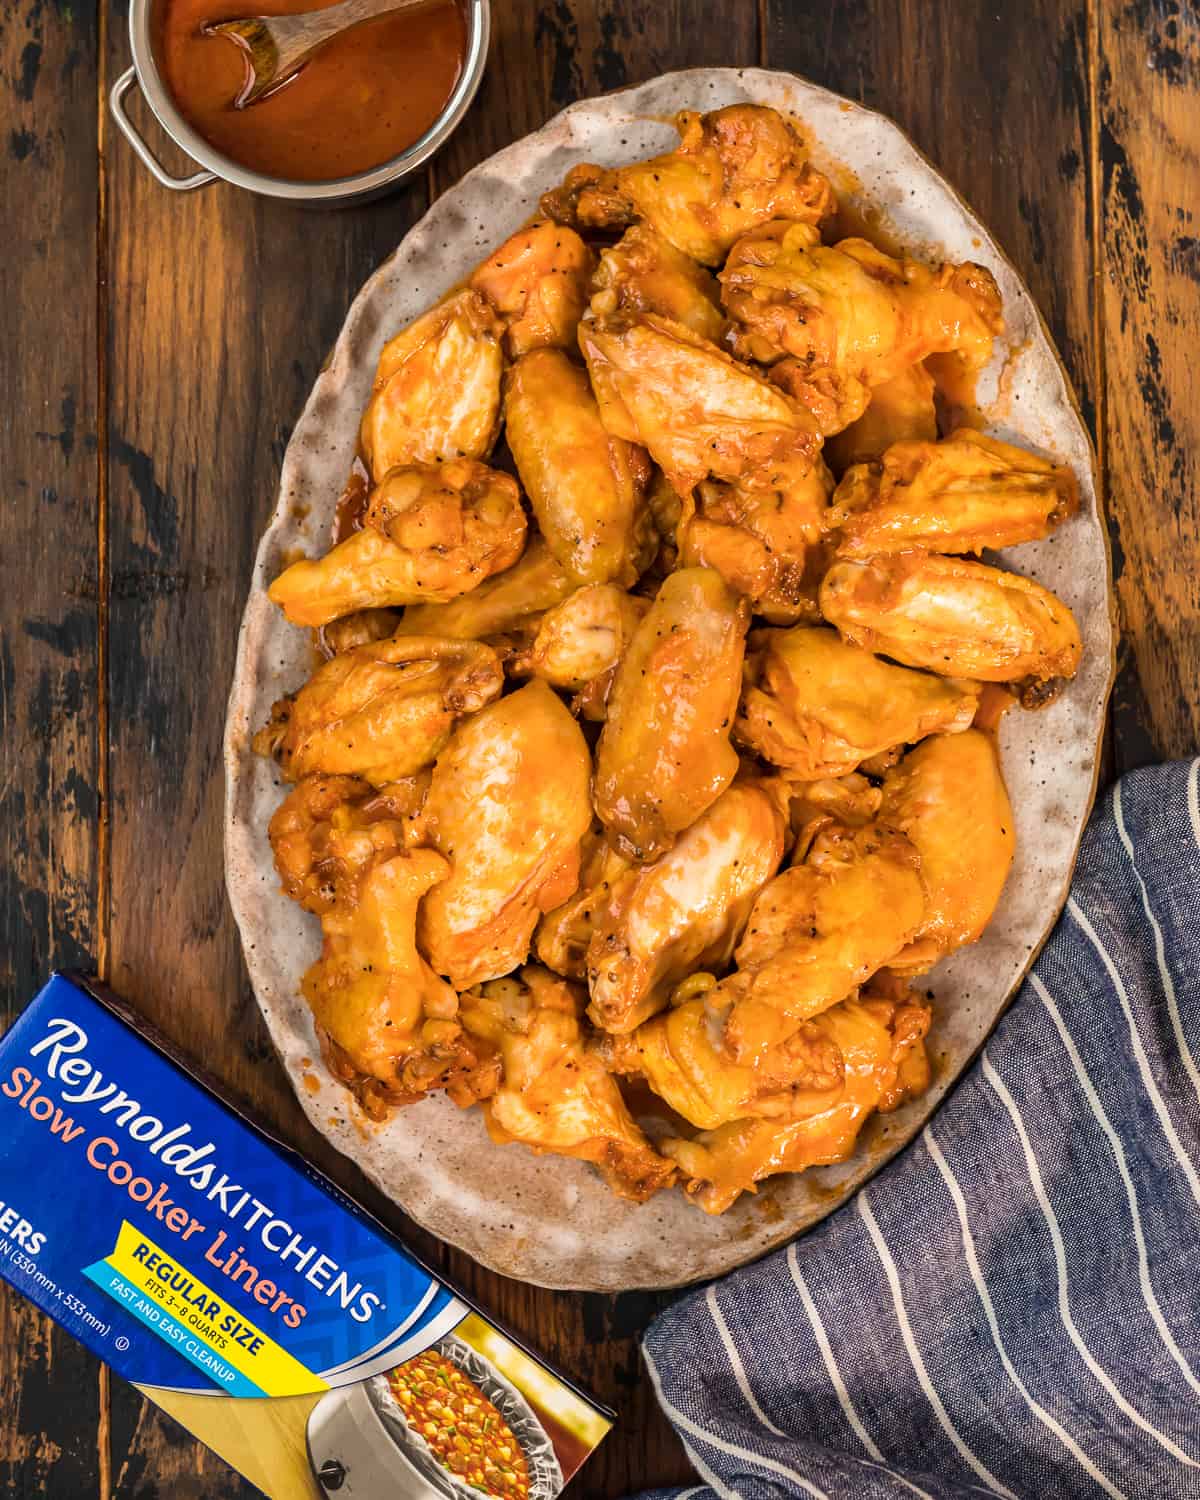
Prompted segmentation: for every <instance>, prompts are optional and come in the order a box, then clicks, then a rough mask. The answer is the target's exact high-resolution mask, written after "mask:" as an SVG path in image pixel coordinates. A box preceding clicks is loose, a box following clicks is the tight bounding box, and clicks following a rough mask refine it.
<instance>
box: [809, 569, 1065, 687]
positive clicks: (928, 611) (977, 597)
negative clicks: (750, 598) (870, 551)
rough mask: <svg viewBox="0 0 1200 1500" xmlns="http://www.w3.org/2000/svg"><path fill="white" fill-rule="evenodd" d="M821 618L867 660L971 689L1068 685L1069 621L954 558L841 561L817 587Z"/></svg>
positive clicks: (1049, 605) (1011, 578)
mask: <svg viewBox="0 0 1200 1500" xmlns="http://www.w3.org/2000/svg"><path fill="white" fill-rule="evenodd" d="M821 613H822V614H823V615H824V616H825V618H826V619H827V620H828V621H829V623H830V624H831V625H836V626H837V628H838V629H839V630H840V631H841V633H842V634H843V635H844V636H845V637H846V639H847V640H849V641H853V642H854V644H855V645H858V646H863V647H865V648H866V649H867V650H868V651H878V652H881V653H882V654H883V655H885V656H891V657H893V658H894V659H895V660H896V661H898V662H904V663H905V664H906V665H907V666H910V667H927V668H928V669H929V671H931V672H940V673H942V674H943V675H944V676H947V677H971V678H977V679H978V680H979V681H981V682H1022V681H1024V680H1026V679H1030V680H1032V681H1034V682H1037V683H1044V682H1047V681H1049V680H1050V679H1052V678H1056V677H1073V676H1074V675H1075V672H1076V670H1077V669H1078V667H1079V658H1080V654H1081V652H1082V650H1083V646H1082V642H1081V641H1080V638H1079V627H1078V626H1077V625H1076V624H1075V618H1074V616H1073V615H1072V614H1071V611H1070V610H1069V609H1068V608H1067V606H1066V605H1065V604H1064V603H1063V602H1062V600H1061V599H1057V598H1056V597H1055V596H1054V595H1053V594H1052V593H1051V592H1050V591H1049V589H1044V588H1042V586H1041V584H1038V583H1034V581H1033V580H1032V579H1031V578H1022V577H1021V576H1020V574H1018V573H1005V572H1002V571H1001V570H1000V569H999V568H989V567H987V566H986V565H985V564H984V563H976V562H965V561H963V560H962V559H961V558H957V557H930V556H927V555H926V554H924V553H921V552H901V553H896V554H894V555H893V556H890V557H877V558H873V559H872V560H871V561H869V562H859V561H857V560H851V559H848V558H847V559H843V560H841V561H839V562H836V563H835V564H834V565H833V567H832V568H830V570H829V572H828V573H826V575H825V578H824V581H823V582H822V584H821Z"/></svg>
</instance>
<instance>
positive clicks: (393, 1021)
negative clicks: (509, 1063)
mask: <svg viewBox="0 0 1200 1500" xmlns="http://www.w3.org/2000/svg"><path fill="white" fill-rule="evenodd" d="M418 805H419V791H418V789H417V788H416V786H414V785H412V784H410V785H406V786H404V787H400V788H396V789H392V788H389V789H388V792H386V793H383V794H376V793H373V792H372V791H371V789H370V787H368V786H367V785H366V784H365V783H364V782H362V781H357V780H355V779H354V778H352V777H346V776H337V777H310V778H308V779H306V780H305V781H303V782H301V783H300V785H299V786H298V787H297V788H296V789H295V790H294V791H293V792H292V793H291V795H290V796H289V797H288V798H287V799H286V800H285V801H284V803H283V804H282V806H281V807H280V808H279V809H278V811H277V812H276V813H275V816H274V817H273V818H272V820H271V828H270V837H271V842H272V845H273V846H274V849H275V855H276V862H277V865H278V868H279V871H280V874H281V876H282V877H283V881H284V889H285V890H286V891H287V893H288V894H289V895H290V896H292V897H293V898H294V899H296V900H298V901H300V903H301V904H302V905H303V906H304V907H305V908H306V909H307V910H309V911H313V912H316V913H317V914H318V915H319V916H320V918H321V928H322V932H323V933H324V945H323V947H322V951H321V957H320V959H319V960H318V961H317V962H316V963H315V964H314V965H313V966H312V967H311V968H310V969H309V970H308V972H307V974H306V975H305V976H304V980H303V983H302V990H303V993H304V997H305V999H306V1000H307V1001H308V1003H309V1005H310V1006H311V1007H312V1012H313V1017H314V1020H315V1021H316V1024H317V1028H318V1032H319V1034H320V1035H321V1037H322V1043H323V1046H324V1047H325V1050H326V1053H327V1055H328V1058H329V1062H330V1066H331V1068H332V1070H333V1072H334V1073H335V1075H336V1076H337V1077H339V1078H340V1079H341V1080H342V1081H343V1082H345V1083H347V1084H348V1085H350V1087H351V1088H352V1090H353V1091H354V1093H355V1094H356V1096H357V1097H358V1099H359V1101H360V1103H361V1104H362V1106H363V1108H364V1109H365V1110H366V1112H367V1113H368V1114H370V1115H373V1116H376V1117H378V1116H380V1115H382V1114H383V1113H386V1110H387V1108H388V1107H389V1106H390V1105H394V1104H407V1103H411V1102H412V1101H413V1100H414V1099H418V1098H420V1097H421V1096H422V1094H424V1093H425V1092H427V1091H428V1090H429V1089H431V1088H440V1087H442V1086H444V1085H445V1084H447V1083H449V1082H451V1081H461V1080H463V1079H464V1078H465V1077H467V1076H468V1075H476V1091H477V1092H480V1091H482V1090H484V1089H485V1088H486V1084H485V1082H484V1077H485V1075H486V1074H487V1073H488V1071H489V1070H488V1065H487V1064H488V1054H489V1053H490V1050H491V1049H490V1048H489V1047H487V1046H486V1045H482V1044H480V1043H478V1042H475V1041H473V1040H472V1039H470V1038H468V1037H466V1036H464V1034H463V1031H462V1028H461V1026H460V1025H459V1022H458V1019H457V1016H458V996H457V995H456V994H455V993H454V991H453V990H452V989H451V988H450V986H449V985H448V984H445V983H443V981H442V980H440V979H439V978H438V977H437V975H436V974H435V973H434V972H433V970H432V969H431V968H430V967H429V965H428V964H427V963H425V961H424V960H423V959H422V958H421V956H420V954H419V953H418V952H417V948H416V944H415V941H414V929H415V924H416V914H417V903H418V902H419V901H420V899H421V897H422V895H423V894H424V893H425V892H426V891H427V890H428V889H429V888H430V886H432V885H433V884H435V883H436V882H437V881H439V880H441V879H442V878H443V877H444V876H445V874H446V873H447V871H448V869H449V866H448V865H447V863H446V861H445V860H444V859H443V858H442V857H441V855H439V854H435V853H434V852H433V851H432V850H429V849H413V848H411V847H410V844H411V829H410V826H409V823H410V819H411V817H412V815H413V812H414V810H415V808H416V807H417V806H418Z"/></svg>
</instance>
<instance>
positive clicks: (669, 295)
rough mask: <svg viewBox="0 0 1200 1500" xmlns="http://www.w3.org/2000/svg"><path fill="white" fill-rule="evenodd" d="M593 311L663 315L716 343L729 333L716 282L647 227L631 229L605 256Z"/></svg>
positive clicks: (597, 277) (598, 314)
mask: <svg viewBox="0 0 1200 1500" xmlns="http://www.w3.org/2000/svg"><path fill="white" fill-rule="evenodd" d="M592 288H593V291H592V313H593V315H594V316H595V317H597V318H608V317H612V316H613V314H614V313H648V312H649V313H659V314H660V315H661V316H662V317H664V318H671V319H672V320H673V321H674V322H676V323H682V324H683V325H684V326H685V327H687V328H690V329H691V330H692V332H693V333H698V334H699V335H700V337H701V338H705V339H709V340H711V341H712V342H713V343H714V344H715V343H716V342H717V341H718V340H719V339H720V337H721V335H722V334H723V333H724V331H725V316H724V314H723V313H722V312H721V308H720V305H719V298H720V292H721V289H720V287H719V286H718V285H717V282H716V278H715V277H714V276H712V275H711V274H710V273H709V272H708V271H706V270H705V269H704V267H703V266H701V265H699V264H697V262H696V261H694V260H692V258H691V257H690V256H688V255H684V254H683V253H682V252H681V251H679V250H676V248H675V247H674V245H672V244H671V243H670V242H669V241H667V240H664V239H663V237H662V235H661V234H657V233H656V232H655V231H654V230H653V229H651V228H650V227H649V225H647V224H635V225H634V226H633V228H632V229H627V230H626V231H625V233H624V234H623V235H622V237H621V239H620V240H619V241H618V243H617V244H615V245H612V246H610V247H609V248H608V249H607V250H602V251H601V252H600V264H599V266H598V267H597V268H596V274H595V276H594V278H593V280H592Z"/></svg>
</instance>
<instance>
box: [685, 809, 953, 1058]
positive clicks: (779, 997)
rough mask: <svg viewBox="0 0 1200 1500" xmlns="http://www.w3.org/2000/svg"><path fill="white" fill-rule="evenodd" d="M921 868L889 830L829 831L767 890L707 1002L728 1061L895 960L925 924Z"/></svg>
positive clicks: (756, 1049) (761, 1046)
mask: <svg viewBox="0 0 1200 1500" xmlns="http://www.w3.org/2000/svg"><path fill="white" fill-rule="evenodd" d="M919 863H920V862H919V859H918V856H917V851H916V849H915V848H914V847H913V845H912V844H911V843H910V842H909V841H908V839H906V838H905V837H904V835H903V834H901V833H898V832H896V831H894V830H893V829H890V828H886V827H883V826H882V825H879V824H869V825H868V826H867V827H865V828H858V829H853V830H851V829H843V828H838V827H836V826H835V827H832V828H829V829H827V830H825V831H824V832H822V833H820V834H819V835H818V836H817V838H816V840H815V841H814V843H813V846H812V848H811V850H810V851H809V853H808V856H807V859H806V860H805V862H804V864H802V865H792V866H791V868H790V869H787V870H785V871H784V872H783V874H782V875H777V876H776V877H775V879H774V880H772V881H771V882H770V883H769V884H768V885H767V886H766V888H765V889H764V890H763V891H762V893H761V895H760V896H759V898H758V900H757V901H756V902H755V903H754V908H753V910H752V911H751V913H750V920H749V923H748V925H747V928H746V935H745V937H743V939H742V941H741V944H740V945H739V947H738V950H737V953H736V955H735V957H736V960H737V969H736V971H735V972H734V973H733V974H731V975H730V976H729V977H728V978H727V979H724V980H722V981H721V983H720V984H719V985H717V987H716V988H715V989H714V990H713V991H712V992H711V993H710V994H709V995H708V996H707V997H706V1003H707V1005H708V1008H709V1011H710V1013H711V1014H712V1015H713V1017H714V1018H715V1019H716V1020H717V1022H718V1024H719V1026H720V1027H721V1035H722V1040H723V1045H724V1049H725V1052H726V1054H727V1056H729V1057H730V1058H731V1059H732V1060H733V1061H734V1062H740V1063H753V1061H754V1060H755V1058H757V1057H759V1056H761V1055H762V1054H763V1053H764V1052H766V1051H767V1050H768V1049H769V1048H771V1047H774V1046H777V1045H778V1044H779V1043H780V1042H782V1041H786V1040H787V1038H788V1037H789V1036H791V1035H792V1033H793V1032H795V1031H797V1030H798V1029H799V1027H800V1026H801V1025H802V1024H803V1022H805V1021H808V1020H811V1019H812V1018H813V1017H814V1016H817V1015H819V1014H820V1013H821V1012H822V1011H824V1010H828V1008H829V1007H830V1006H831V1005H834V1004H836V1003H837V1001H839V1000H844V999H845V998H846V996H847V995H849V994H850V993H851V991H852V990H854V989H856V988H857V987H858V986H859V985H861V984H862V983H863V982H864V981H865V980H867V979H869V978H870V976H871V975H872V974H874V972H875V971H876V969H880V968H882V967H883V966H884V965H885V964H887V963H889V962H890V961H891V960H892V959H893V958H895V956H896V954H897V953H899V952H900V950H901V949H902V948H903V947H904V946H905V944H906V943H908V942H910V941H911V940H912V938H913V937H914V936H915V935H916V933H917V931H918V930H919V928H920V926H921V922H922V920H923V919H924V915H925V894H924V889H923V887H922V885H921V876H920V871H919Z"/></svg>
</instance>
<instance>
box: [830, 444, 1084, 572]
mask: <svg viewBox="0 0 1200 1500" xmlns="http://www.w3.org/2000/svg"><path fill="white" fill-rule="evenodd" d="M1078 508H1079V486H1078V485H1077V484H1076V482H1075V476H1074V474H1073V473H1072V472H1071V470H1070V469H1068V468H1065V467H1064V466H1062V465H1059V464H1052V463H1049V462H1047V460H1046V459H1044V458H1038V457H1037V456H1036V454H1033V453H1028V452H1026V451H1025V450H1024V449H1023V448H1014V447H1013V446H1012V445H1011V444H1009V443H1001V442H998V441H997V440H996V439H995V438H990V437H985V436H984V435H983V433H981V432H975V431H973V430H972V429H971V428H969V427H961V428H959V430H958V431H957V432H954V433H952V434H951V435H950V436H949V437H948V438H946V439H945V441H944V442H940V443H937V442H932V443H926V442H904V443H894V444H893V445H892V446H891V447H890V448H889V449H888V450H887V452H886V453H885V454H884V455H883V458H882V460H881V461H880V462H879V463H871V464H856V465H855V466H854V467H853V468H851V469H848V470H847V472H846V475H845V478H844V479H843V480H842V482H841V484H839V485H838V487H837V491H836V493H835V494H834V497H833V506H832V508H831V509H830V511H829V517H828V521H829V526H830V528H831V529H832V530H834V531H835V532H836V536H837V539H838V555H839V556H841V557H875V556H878V555H879V554H881V553H888V552H909V551H919V552H954V553H962V552H981V551H982V550H983V549H984V548H985V547H1011V546H1015V545H1016V544H1017V543H1018V542H1033V541H1037V540H1038V539H1039V538H1040V537H1044V536H1046V535H1048V533H1049V532H1050V531H1052V530H1053V528H1054V527H1055V526H1057V525H1058V524H1059V523H1060V522H1061V521H1063V520H1065V519H1066V518H1067V517H1068V516H1070V515H1073V514H1074V513H1075V511H1076V510H1077V509H1078Z"/></svg>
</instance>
